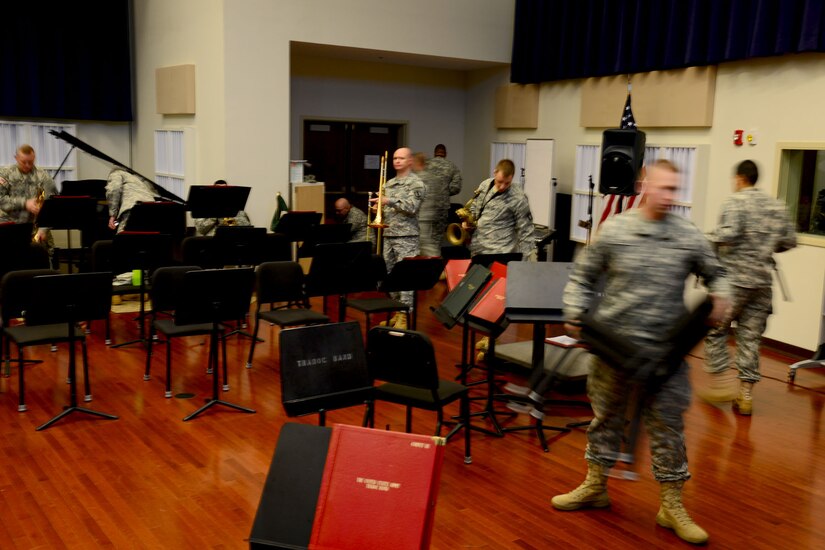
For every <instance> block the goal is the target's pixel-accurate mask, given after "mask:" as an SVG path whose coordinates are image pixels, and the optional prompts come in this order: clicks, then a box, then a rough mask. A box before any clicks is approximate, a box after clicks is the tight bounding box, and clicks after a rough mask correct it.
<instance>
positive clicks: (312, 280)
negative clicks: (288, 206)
mask: <svg viewBox="0 0 825 550" xmlns="http://www.w3.org/2000/svg"><path fill="white" fill-rule="evenodd" d="M291 214H292V212H290V214H287V215H291ZM287 215H285V216H284V218H286V216H287ZM284 218H282V219H284ZM278 227H280V225H279V226H278ZM371 258H372V245H371V244H370V242H369V241H356V242H352V243H335V244H319V245H317V246H316V247H315V252H314V255H313V257H312V264H311V265H310V267H309V273H308V274H307V278H306V289H307V295H308V296H323V297H324V313H327V301H326V297H327V296H338V320H339V321H343V320H344V317H345V315H346V295H347V294H348V293H350V292H362V291H369V290H375V276H374V274H373V273H372V271H373V270H372V265H373V264H372V261H371Z"/></svg>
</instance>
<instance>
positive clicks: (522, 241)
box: [470, 178, 536, 260]
mask: <svg viewBox="0 0 825 550" xmlns="http://www.w3.org/2000/svg"><path fill="white" fill-rule="evenodd" d="M476 193H478V194H477V195H476V198H475V200H474V201H473V204H472V205H470V212H472V214H473V216H474V217H475V219H476V221H477V222H478V227H477V228H476V230H475V232H474V233H473V239H472V241H470V252H471V253H472V255H473V256H475V255H477V254H507V253H510V252H521V254H522V257H523V258H524V259H525V260H535V259H536V244H535V240H534V239H533V230H534V229H533V216H532V215H531V214H530V205H529V204H528V203H527V196H526V195H525V194H524V193H523V192H522V191H521V190H520V189H519V188H518V187H516V186H515V185H513V184H511V185H510V187H509V188H508V189H507V190H506V191H504V193H496V190H495V186H494V185H493V179H492V178H490V179H486V180H484V181H483V182H481V185H479V186H478V188H477V189H476Z"/></svg>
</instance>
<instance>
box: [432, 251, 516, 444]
mask: <svg viewBox="0 0 825 550" xmlns="http://www.w3.org/2000/svg"><path fill="white" fill-rule="evenodd" d="M492 276H493V274H492V272H491V271H490V270H489V269H487V268H486V267H484V266H483V265H481V264H475V265H471V266H470V269H468V270H467V273H466V274H465V275H464V277H462V279H461V281H459V283H458V284H457V285H456V286H455V288H453V289H452V290H451V291H450V293H449V294H447V296H446V297H445V298H444V300H443V301H442V302H441V305H440V306H438V307H437V308H435V307H431V308H430V309H431V310H432V311H433V313H435V316H436V318H437V319H438V320H439V321H441V323H442V324H443V325H444V326H445V327H447V328H453V327H454V326H455V325H456V324H461V363H460V364H459V365H458V367H459V368H460V369H461V373H460V374H459V380H460V382H461V384H462V385H463V386H467V385H468V384H467V373H468V371H469V369H470V359H469V355H470V323H469V321H468V318H467V312H468V311H469V310H470V308H471V307H472V306H473V305H474V304H475V303H476V301H477V300H478V297H479V295H480V294H481V293H482V291H483V290H484V289H485V288H486V285H487V283H488V282H489V281H490V279H491V278H492ZM490 340H491V344H492V343H493V340H494V338H490ZM488 372H489V373H492V368H489V369H488ZM488 376H489V374H488ZM488 393H489V392H488ZM488 401H491V400H489V399H488ZM470 416H488V417H489V418H490V422H491V423H492V424H493V428H494V430H493V431H490V430H487V429H486V428H482V427H480V426H475V425H472V424H471V425H470V426H469V428H470V429H472V430H476V431H479V432H482V433H485V434H487V435H492V436H496V437H503V435H504V433H503V432H502V430H501V427H500V426H499V424H498V419H497V418H496V416H495V412H494V411H493V409H492V406H488V407H485V409H484V410H483V411H481V412H477V413H471V414H470Z"/></svg>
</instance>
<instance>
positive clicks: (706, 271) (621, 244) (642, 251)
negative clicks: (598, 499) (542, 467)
mask: <svg viewBox="0 0 825 550" xmlns="http://www.w3.org/2000/svg"><path fill="white" fill-rule="evenodd" d="M691 272H694V273H696V274H697V275H699V276H701V277H703V278H704V280H705V281H706V282H707V283H708V284H710V285H711V291H712V292H713V293H715V294H717V295H720V296H727V295H728V284H727V281H726V280H725V279H724V277H723V274H724V270H723V269H722V267H721V265H720V264H719V261H718V260H717V258H716V256H715V255H714V254H713V250H712V249H711V247H710V243H708V241H707V239H706V238H705V237H704V236H703V235H702V233H700V232H699V230H698V229H697V228H696V226H694V225H693V224H692V223H691V222H689V221H687V220H685V219H684V218H681V217H679V216H676V215H673V214H668V215H666V216H665V218H664V219H662V220H659V221H650V220H648V219H646V218H645V217H643V213H642V212H640V211H638V210H630V211H628V212H625V213H624V214H621V215H619V216H615V217H612V218H610V219H608V220H607V221H606V222H605V223H604V224H603V225H602V226H601V228H600V230H599V235H598V238H597V240H596V241H595V242H594V243H593V244H592V245H591V246H590V247H589V248H588V249H587V250H585V251H584V253H583V254H582V255H581V257H580V258H579V259H578V261H577V262H576V267H575V269H574V270H573V273H572V274H571V276H570V282H569V283H568V284H567V286H566V287H565V290H564V304H565V310H564V313H565V317H566V318H567V319H568V320H574V319H580V318H581V316H582V313H583V312H584V311H586V310H587V309H588V308H590V307H591V305H592V304H593V300H594V298H595V295H596V285H597V281H598V280H599V279H600V278H601V277H602V275H604V274H606V277H607V282H606V286H605V289H604V298H603V299H602V302H601V304H600V305H599V307H598V310H597V312H596V318H597V319H598V320H599V321H601V322H603V323H605V324H606V325H607V326H611V327H613V328H614V329H615V331H616V333H617V334H618V336H620V337H623V338H626V339H627V340H628V341H629V342H630V343H632V344H633V345H636V346H640V347H641V346H644V347H648V348H651V347H652V348H655V347H657V346H661V345H663V343H662V341H661V340H662V339H663V338H664V337H665V336H666V333H667V332H668V330H669V329H668V327H672V326H674V325H675V323H676V322H677V320H678V319H680V318H681V317H683V316H684V315H686V314H687V310H686V308H685V305H684V298H683V295H684V289H685V288H684V287H685V279H686V277H687V276H688V275H689V274H690V273H691ZM631 376H632V373H629V372H625V371H621V370H619V369H616V368H613V367H610V366H609V365H607V364H605V363H603V362H602V361H600V360H596V359H594V368H593V370H592V373H591V374H590V377H589V379H588V396H589V397H590V401H591V403H592V405H593V412H594V415H595V417H594V419H593V421H592V422H591V423H590V427H589V428H588V430H587V439H588V444H587V449H586V451H585V458H586V459H587V460H588V461H589V462H591V463H594V464H598V465H601V466H604V467H611V466H612V465H613V463H614V462H615V459H614V456H613V454H612V453H615V452H618V451H619V450H620V444H621V438H622V433H623V430H624V425H625V413H626V409H627V405H628V385H629V383H630V381H629V379H630V378H631ZM689 404H690V383H689V380H688V367H687V364H686V363H683V364H682V367H681V368H680V369H679V370H678V371H677V372H676V373H675V374H674V375H673V376H672V377H670V378H669V379H668V380H667V381H665V382H664V383H663V384H662V385H661V386H659V387H658V389H657V390H656V391H655V393H653V394H649V395H647V396H646V398H645V402H644V406H643V409H642V414H643V418H644V420H645V425H646V427H647V433H648V436H649V439H650V448H651V454H652V466H653V473H654V476H655V477H656V479H657V480H658V481H681V480H685V479H688V478H689V477H690V474H689V473H688V469H687V455H686V451H685V441H684V421H683V418H682V415H683V413H684V411H685V409H687V407H688V405H689Z"/></svg>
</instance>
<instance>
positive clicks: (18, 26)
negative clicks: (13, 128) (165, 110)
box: [0, 0, 132, 121]
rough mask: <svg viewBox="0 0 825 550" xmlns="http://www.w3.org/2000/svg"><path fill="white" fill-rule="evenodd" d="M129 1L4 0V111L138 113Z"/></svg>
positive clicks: (119, 116)
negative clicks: (134, 104) (134, 107)
mask: <svg viewBox="0 0 825 550" xmlns="http://www.w3.org/2000/svg"><path fill="white" fill-rule="evenodd" d="M129 6H130V4H129V1H128V0H83V1H82V2H70V1H64V2H20V1H13V2H4V3H3V9H2V10H0V11H1V12H2V15H1V16H0V17H2V26H3V31H2V36H0V80H2V83H0V116H7V117H20V118H26V119H34V118H48V119H56V118H57V119H72V120H108V121H130V120H132V79H131V75H132V68H131V53H130V44H131V33H130V29H131V20H130V7H129Z"/></svg>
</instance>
